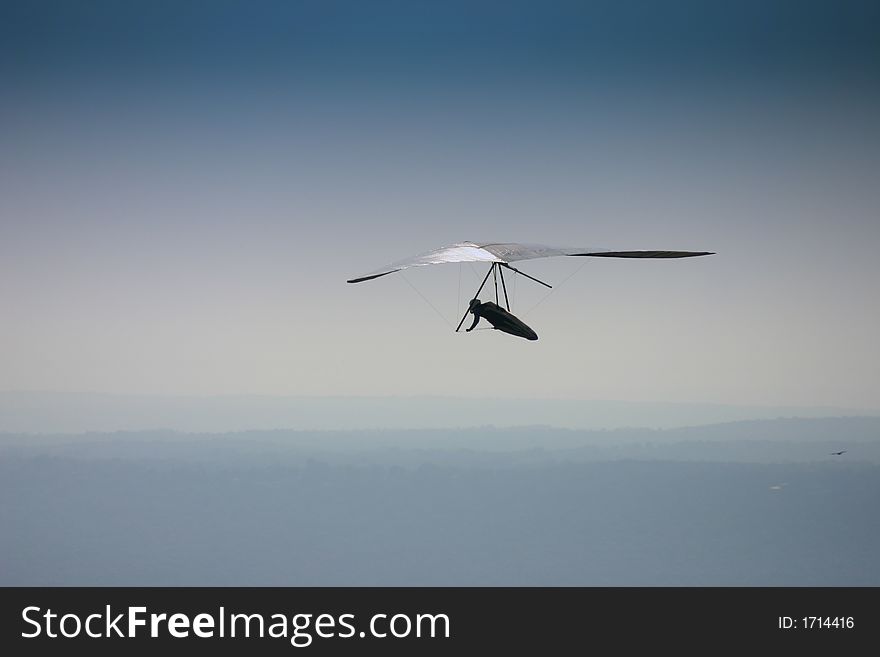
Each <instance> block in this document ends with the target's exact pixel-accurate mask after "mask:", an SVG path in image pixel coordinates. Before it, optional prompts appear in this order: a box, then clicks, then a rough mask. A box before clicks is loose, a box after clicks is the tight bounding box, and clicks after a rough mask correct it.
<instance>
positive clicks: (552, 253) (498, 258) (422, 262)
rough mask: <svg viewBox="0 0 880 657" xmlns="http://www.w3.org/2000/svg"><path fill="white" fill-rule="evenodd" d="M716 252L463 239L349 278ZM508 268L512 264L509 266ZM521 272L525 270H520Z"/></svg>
mask: <svg viewBox="0 0 880 657" xmlns="http://www.w3.org/2000/svg"><path fill="white" fill-rule="evenodd" d="M704 255H713V253H712V252H711V251H613V250H611V249H601V248H594V247H584V248H559V247H553V246H545V245H543V244H514V243H497V244H496V243H486V244H476V243H474V242H460V243H458V244H450V245H449V246H444V247H442V248H439V249H435V250H433V251H427V252H426V253H420V254H419V255H416V256H413V257H411V258H405V259H403V260H398V261H396V262H392V263H390V264H388V265H385V266H384V267H380V268H379V269H376V270H374V271H372V272H370V273H368V274H364V275H363V276H359V277H357V278H352V279H349V280H348V281H347V282H349V283H362V282H364V281H370V280H373V279H374V278H379V277H380V276H387V275H388V274H393V273H394V272H397V271H401V270H403V269H409V268H410V267H424V266H426V265H442V264H446V263H451V262H489V263H497V264H500V265H502V266H508V265H509V264H510V263H511V262H517V261H519V260H533V259H535V258H552V257H556V256H592V257H597V258H692V257H694V256H704ZM507 268H508V269H513V267H510V266H508V267H507ZM520 273H522V272H520Z"/></svg>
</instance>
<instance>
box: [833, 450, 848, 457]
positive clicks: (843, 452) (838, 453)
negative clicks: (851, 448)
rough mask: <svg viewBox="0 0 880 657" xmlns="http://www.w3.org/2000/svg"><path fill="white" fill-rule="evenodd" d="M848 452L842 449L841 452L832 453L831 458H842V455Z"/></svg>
mask: <svg viewBox="0 0 880 657" xmlns="http://www.w3.org/2000/svg"><path fill="white" fill-rule="evenodd" d="M845 453H846V450H845V449H842V450H840V451H839V452H831V456H840V455H841V454H845Z"/></svg>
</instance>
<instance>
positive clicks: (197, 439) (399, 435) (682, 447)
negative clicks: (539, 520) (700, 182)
mask: <svg viewBox="0 0 880 657" xmlns="http://www.w3.org/2000/svg"><path fill="white" fill-rule="evenodd" d="M840 450H846V453H845V454H843V455H840V456H834V455H832V454H831V452H833V451H840ZM0 454H7V455H9V454H24V455H34V454H42V455H46V456H58V457H61V456H63V457H74V458H77V459H107V458H119V459H146V460H151V461H156V460H178V461H186V462H199V463H216V462H228V463H245V462H262V461H263V460H265V459H267V458H271V459H273V460H274V462H279V463H280V462H284V463H288V464H292V463H303V462H307V461H309V460H320V461H325V462H334V463H351V464H367V463H374V464H382V465H389V464H394V465H409V466H418V465H421V464H424V463H435V464H436V463H445V464H458V465H469V464H470V465H472V464H486V463H491V464H493V465H504V466H506V465H510V464H523V463H545V462H548V461H552V462H588V461H609V460H620V459H635V460H671V461H713V462H748V463H803V462H814V461H822V462H824V461H828V462H840V463H880V418H878V417H834V418H809V419H807V418H790V419H779V420H748V421H741V422H728V423H723V424H712V425H705V426H694V427H682V428H676V429H610V430H571V429H557V428H553V427H546V426H532V427H514V428H498V427H472V428H467V429H404V430H369V431H293V430H289V429H284V430H274V431H258V430H251V431H238V432H226V433H181V432H175V431H169V430H159V431H117V432H87V433H67V434H29V433H22V432H13V433H4V434H0Z"/></svg>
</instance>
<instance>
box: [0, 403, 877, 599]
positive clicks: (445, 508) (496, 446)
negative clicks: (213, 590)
mask: <svg viewBox="0 0 880 657" xmlns="http://www.w3.org/2000/svg"><path fill="white" fill-rule="evenodd" d="M840 449H846V450H847V452H846V453H845V454H843V455H842V456H839V457H836V456H832V455H831V454H830V452H831V451H837V450H840ZM878 501H880V419H877V418H831V419H824V420H779V421H762V422H736V423H729V424H723V425H715V426H707V427H690V428H688V429H681V430H668V431H652V430H637V429H631V430H620V431H594V432H589V431H587V432H577V431H559V430H554V429H548V428H546V427H532V428H521V429H516V430H498V429H492V428H482V429H471V430H462V431H451V430H450V431H402V432H290V431H276V432H243V433H229V434H181V433H173V432H136V433H124V432H120V433H95V434H73V435H31V434H3V435H0V585H294V586H297V585H380V586H381V585H476V586H481V585H561V586H567V585H611V586H630V585H648V586H708V585H723V586H740V585H749V586H765V585H766V586H780V585H792V586H806V585H820V586H842V585H870V586H877V585H880V565H878V562H877V556H876V555H877V554H880V523H877V522H876V507H877V502H878Z"/></svg>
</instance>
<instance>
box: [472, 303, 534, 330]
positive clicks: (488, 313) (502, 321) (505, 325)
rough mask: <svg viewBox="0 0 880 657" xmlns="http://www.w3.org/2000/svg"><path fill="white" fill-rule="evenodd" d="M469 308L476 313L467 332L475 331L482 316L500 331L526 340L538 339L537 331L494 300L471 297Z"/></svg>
mask: <svg viewBox="0 0 880 657" xmlns="http://www.w3.org/2000/svg"><path fill="white" fill-rule="evenodd" d="M468 309H469V311H470V312H471V313H473V315H474V323H473V324H471V327H470V328H469V329H465V330H466V331H467V332H470V331H473V330H474V329H475V328H476V326H477V324H478V323H479V321H480V318H481V317H482V318H483V319H485V320H486V321H487V322H489V323H490V324H491V325H492V326H493V327H494V328H495V329H497V330H499V331H504V332H505V333H510V334H511V335H516V336H518V337H520V338H525V339H526V340H537V339H538V334H537V333H535V332H534V331H533V330H532V329H531V328H529V327H528V326H526V325H525V323H523V322H522V320H520V319H519V318H517V317H516V316H515V315H513V314H512V313H510V312H508V311H507V310H505V309H504V308H502V307H501V306H499V305H498V304H497V303H493V302H492V301H486V302H485V303H481V302H480V300H479V299H471V301H470V304H469V305H468Z"/></svg>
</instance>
